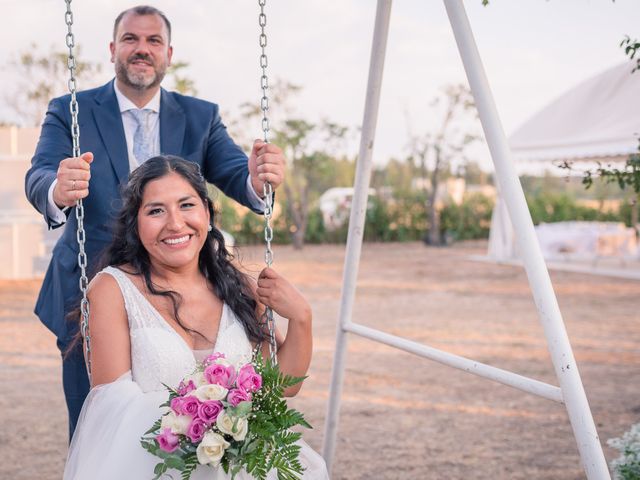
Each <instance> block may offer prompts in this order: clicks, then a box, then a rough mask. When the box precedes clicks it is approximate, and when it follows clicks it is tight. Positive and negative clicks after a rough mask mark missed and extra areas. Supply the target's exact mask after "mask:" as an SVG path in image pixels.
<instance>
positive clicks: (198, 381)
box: [184, 372, 208, 388]
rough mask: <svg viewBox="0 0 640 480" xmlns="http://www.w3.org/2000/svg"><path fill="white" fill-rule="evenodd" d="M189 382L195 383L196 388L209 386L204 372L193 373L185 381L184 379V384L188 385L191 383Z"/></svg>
mask: <svg viewBox="0 0 640 480" xmlns="http://www.w3.org/2000/svg"><path fill="white" fill-rule="evenodd" d="M189 380H192V381H193V384H194V385H195V386H196V388H198V387H200V386H202V385H207V384H208V382H207V379H206V378H204V373H203V372H196V373H192V374H191V375H188V376H187V377H186V378H185V379H184V383H185V385H187V384H188V383H189Z"/></svg>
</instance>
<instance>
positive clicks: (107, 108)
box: [25, 6, 285, 436]
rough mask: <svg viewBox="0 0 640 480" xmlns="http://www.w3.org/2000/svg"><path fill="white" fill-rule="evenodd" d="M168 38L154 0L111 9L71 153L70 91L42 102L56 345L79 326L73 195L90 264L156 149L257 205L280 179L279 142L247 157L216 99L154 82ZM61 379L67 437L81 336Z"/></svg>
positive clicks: (30, 192)
mask: <svg viewBox="0 0 640 480" xmlns="http://www.w3.org/2000/svg"><path fill="white" fill-rule="evenodd" d="M170 42H171V24H170V23H169V21H168V19H167V18H166V16H165V15H164V14H163V13H162V12H160V11H159V10H157V9H155V8H153V7H148V6H141V7H135V8H132V9H129V10H125V11H124V12H122V13H121V14H120V15H119V16H118V17H117V18H116V21H115V25H114V33H113V41H112V42H111V44H110V50H111V61H112V62H113V63H114V64H115V72H116V76H115V79H114V80H112V81H111V82H109V83H108V84H106V85H104V86H102V87H99V88H96V89H93V90H88V91H84V92H80V93H78V95H77V100H78V104H79V125H80V133H81V135H80V150H81V151H82V152H86V153H84V154H82V155H81V156H80V157H78V158H70V157H71V155H72V152H73V148H72V137H71V115H70V111H69V101H70V96H69V95H67V96H64V97H61V98H56V99H54V100H52V101H51V103H50V104H49V108H48V111H47V114H46V117H45V119H44V123H43V125H42V132H41V134H40V140H39V142H38V146H37V148H36V152H35V155H34V157H33V159H32V162H31V163H32V166H31V168H30V170H29V171H28V172H27V175H26V179H25V190H26V194H27V197H28V198H29V201H30V202H31V203H32V204H33V206H34V207H35V208H36V209H37V210H38V211H39V212H40V213H41V214H42V215H43V216H44V218H45V220H46V222H47V225H48V226H49V228H50V229H53V228H57V227H60V226H62V225H66V227H65V229H64V232H63V234H62V236H61V237H60V239H59V241H58V242H57V244H56V246H55V248H54V249H53V256H52V259H51V263H50V265H49V268H48V270H47V273H46V276H45V279H44V282H43V284H42V289H41V290H40V295H39V297H38V301H37V303H36V307H35V313H36V314H37V315H38V317H40V320H41V321H42V322H43V323H44V324H45V325H46V326H47V327H48V328H49V329H50V330H51V331H52V332H53V333H54V334H55V335H56V336H57V339H58V347H59V348H60V350H61V351H62V352H63V353H64V352H65V350H67V347H68V346H69V344H70V342H71V339H72V338H73V337H74V335H75V334H76V333H77V331H78V322H77V319H76V320H67V319H66V316H67V314H68V313H69V311H70V310H71V309H73V308H74V306H76V305H77V301H78V299H79V297H80V291H79V286H78V279H79V277H80V269H79V267H78V265H77V263H78V261H77V257H78V245H77V240H76V228H77V220H76V218H75V213H74V206H75V204H76V201H77V200H78V199H84V200H83V203H84V209H85V218H84V229H85V232H86V245H85V249H86V252H87V255H88V257H89V269H88V270H89V271H91V265H92V263H95V261H96V260H97V258H98V257H99V255H100V253H101V252H102V250H103V249H104V248H105V247H106V246H107V245H108V243H109V242H110V240H111V229H110V226H111V221H112V219H113V218H114V216H115V214H116V212H117V211H118V208H119V206H120V190H119V189H120V186H121V185H122V184H123V183H126V181H127V179H128V176H129V173H130V171H131V170H133V169H135V168H136V167H137V166H138V165H139V164H141V163H142V162H144V161H145V160H147V159H148V158H150V157H152V156H154V155H157V154H159V153H163V154H173V155H178V156H181V157H183V158H185V159H187V160H190V161H192V162H196V163H198V164H199V165H200V167H201V170H202V173H203V175H204V176H205V178H206V179H207V180H208V181H209V182H211V183H213V184H215V185H216V186H218V187H219V188H220V189H221V190H222V191H223V192H224V193H225V194H226V195H228V196H230V197H232V198H234V199H235V200H237V201H238V202H239V203H241V204H243V205H245V206H247V207H249V208H251V209H252V210H254V211H256V212H260V211H262V210H263V208H264V202H263V201H262V199H261V198H260V196H261V192H262V186H263V182H264V181H269V182H270V183H271V184H272V186H273V187H277V186H278V185H280V183H281V182H282V180H283V178H284V163H285V160H284V156H283V154H282V151H281V150H280V149H279V148H278V147H277V146H275V145H272V144H266V143H264V142H261V141H259V140H256V142H255V143H254V145H253V149H252V151H251V154H250V156H249V158H247V156H246V155H245V154H244V153H243V152H242V150H241V149H240V148H239V147H238V146H237V145H236V144H235V143H234V142H233V140H232V139H231V138H230V137H229V136H228V134H227V132H226V128H225V126H224V124H223V123H222V121H221V119H220V115H219V111H218V106H217V105H215V104H213V103H209V102H205V101H202V100H198V99H196V98H193V97H187V96H183V95H179V94H177V93H172V92H167V91H165V90H164V89H161V88H160V83H161V81H162V79H163V77H164V75H165V71H166V69H167V67H168V66H169V65H170V62H171V56H172V53H173V49H172V47H171V44H170ZM256 192H257V193H256ZM63 385H64V392H65V398H66V401H67V408H68V410H69V430H70V436H71V435H72V434H73V430H74V429H75V425H76V422H77V420H78V416H79V414H80V409H81V407H82V403H83V402H84V399H85V397H86V395H87V393H88V391H89V381H88V377H87V373H86V369H85V365H84V358H83V352H82V347H81V345H78V348H75V349H73V350H72V351H71V352H69V353H68V354H67V355H66V356H64V357H63Z"/></svg>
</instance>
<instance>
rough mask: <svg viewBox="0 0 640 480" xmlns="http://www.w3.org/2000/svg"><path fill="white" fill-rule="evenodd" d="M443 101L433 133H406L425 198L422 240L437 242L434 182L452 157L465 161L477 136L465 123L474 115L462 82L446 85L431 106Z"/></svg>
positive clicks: (435, 186) (470, 97)
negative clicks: (467, 151)
mask: <svg viewBox="0 0 640 480" xmlns="http://www.w3.org/2000/svg"><path fill="white" fill-rule="evenodd" d="M443 104H444V109H443V110H442V118H441V121H440V125H439V127H438V128H437V130H436V131H435V132H425V133H422V134H420V135H413V134H412V133H411V132H409V153H410V159H409V160H410V161H411V162H414V163H415V165H416V169H417V171H418V176H419V177H420V179H421V188H422V189H423V191H424V193H425V196H426V198H427V216H428V221H429V228H428V231H427V233H426V235H425V238H424V241H425V242H426V243H428V244H429V245H440V244H441V239H440V213H439V208H438V205H437V194H438V185H439V184H440V182H441V180H442V179H443V176H444V173H445V172H448V171H449V170H450V168H451V166H452V163H453V162H454V161H456V160H458V161H459V162H462V163H464V162H466V157H465V150H466V149H467V147H468V146H469V145H470V144H471V143H473V142H474V141H476V140H478V139H479V136H477V135H473V134H470V133H469V132H468V126H467V125H465V123H466V122H468V120H469V119H470V118H475V117H476V116H477V113H476V110H475V104H474V102H473V97H472V96H471V92H470V90H469V88H468V87H466V86H465V85H461V84H460V85H449V86H447V87H445V89H444V95H443V96H442V97H438V98H436V99H435V100H434V101H433V103H432V105H433V107H434V108H438V107H439V106H440V105H443Z"/></svg>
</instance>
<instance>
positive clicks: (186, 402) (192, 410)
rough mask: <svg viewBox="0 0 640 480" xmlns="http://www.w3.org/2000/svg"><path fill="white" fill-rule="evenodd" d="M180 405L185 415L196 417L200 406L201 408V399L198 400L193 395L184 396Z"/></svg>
mask: <svg viewBox="0 0 640 480" xmlns="http://www.w3.org/2000/svg"><path fill="white" fill-rule="evenodd" d="M180 407H181V408H182V414H183V415H190V416H192V417H195V416H196V415H198V408H200V400H198V399H197V398H196V397H194V396H193V395H188V396H186V397H182V401H181V402H180Z"/></svg>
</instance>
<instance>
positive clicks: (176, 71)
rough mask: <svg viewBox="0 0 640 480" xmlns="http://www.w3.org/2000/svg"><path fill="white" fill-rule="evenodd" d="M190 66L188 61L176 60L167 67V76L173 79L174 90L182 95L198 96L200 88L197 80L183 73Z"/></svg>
mask: <svg viewBox="0 0 640 480" xmlns="http://www.w3.org/2000/svg"><path fill="white" fill-rule="evenodd" d="M188 67H189V63H188V62H174V63H172V64H171V66H170V67H169V68H168V69H167V76H168V77H169V78H170V79H171V80H172V81H173V90H175V91H176V92H178V93H181V94H182V95H193V96H196V95H197V94H198V89H197V88H196V82H195V80H193V79H192V78H190V77H188V76H187V75H184V74H183V73H181V72H183V71H184V69H186V68H188Z"/></svg>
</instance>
